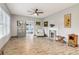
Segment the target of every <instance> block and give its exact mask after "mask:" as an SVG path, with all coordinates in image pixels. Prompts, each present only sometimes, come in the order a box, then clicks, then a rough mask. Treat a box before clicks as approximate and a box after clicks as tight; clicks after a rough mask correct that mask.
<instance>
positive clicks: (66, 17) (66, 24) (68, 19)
mask: <svg viewBox="0 0 79 59" xmlns="http://www.w3.org/2000/svg"><path fill="white" fill-rule="evenodd" d="M64 27H65V28H71V14H65V15H64Z"/></svg>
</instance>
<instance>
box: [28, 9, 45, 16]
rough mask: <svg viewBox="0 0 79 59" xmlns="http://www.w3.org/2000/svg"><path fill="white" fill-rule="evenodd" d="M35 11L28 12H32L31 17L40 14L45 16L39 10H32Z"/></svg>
mask: <svg viewBox="0 0 79 59" xmlns="http://www.w3.org/2000/svg"><path fill="white" fill-rule="evenodd" d="M32 10H33V11H28V12H30V13H31V14H30V15H37V16H39V14H43V13H44V12H43V11H40V10H39V9H37V8H36V9H32Z"/></svg>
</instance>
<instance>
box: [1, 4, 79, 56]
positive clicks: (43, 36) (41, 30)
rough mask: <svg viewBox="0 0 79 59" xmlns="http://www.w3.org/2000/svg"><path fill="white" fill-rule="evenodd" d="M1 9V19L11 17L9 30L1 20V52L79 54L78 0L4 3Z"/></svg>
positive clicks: (14, 53)
mask: <svg viewBox="0 0 79 59" xmlns="http://www.w3.org/2000/svg"><path fill="white" fill-rule="evenodd" d="M28 6H29V7H28ZM17 7H18V8H17ZM51 7H52V8H51ZM0 11H1V17H2V19H0V21H3V20H4V19H5V21H3V23H5V22H6V18H5V17H7V19H8V20H9V22H8V21H7V26H6V24H4V25H5V26H6V27H7V28H9V29H7V28H5V26H3V24H2V23H1V22H0V25H1V26H2V27H0V28H1V29H2V30H4V31H1V34H0V35H2V36H1V37H0V38H1V39H0V49H1V54H4V55H5V54H7V55H9V54H10V55H11V54H12V55H16V54H20V55H22V54H23V55H26V54H27V55H29V54H32V55H36V54H40V55H42V54H44V55H45V54H47V55H48V54H49V55H50V54H52V55H55V54H56V55H59V54H68V55H69V54H79V52H78V51H79V47H78V45H79V38H78V36H79V33H78V32H79V30H78V25H79V23H78V19H79V16H78V15H79V13H78V12H79V4H78V3H55V4H54V3H35V4H32V3H11V4H9V3H6V4H5V3H4V4H0ZM6 14H8V15H6ZM4 15H5V17H4ZM3 17H4V18H3ZM9 17H10V19H9ZM8 23H9V24H8ZM3 27H4V28H3ZM6 29H7V30H6ZM5 32H6V34H5ZM3 34H4V35H3ZM34 41H35V42H34ZM29 42H30V43H29ZM54 43H55V44H54ZM11 44H12V45H11ZM51 44H52V45H51ZM32 45H34V46H32ZM45 45H47V46H46V47H45ZM58 46H59V47H58ZM52 47H53V48H52ZM64 47H66V48H67V50H68V51H65V50H66V49H64ZM75 47H77V48H75ZM22 48H24V49H22ZM40 48H41V49H40ZM62 48H63V49H64V50H63V49H62ZM56 49H57V50H58V51H56ZM61 49H62V50H61ZM70 50H73V51H71V52H69V51H70ZM76 50H77V51H76Z"/></svg>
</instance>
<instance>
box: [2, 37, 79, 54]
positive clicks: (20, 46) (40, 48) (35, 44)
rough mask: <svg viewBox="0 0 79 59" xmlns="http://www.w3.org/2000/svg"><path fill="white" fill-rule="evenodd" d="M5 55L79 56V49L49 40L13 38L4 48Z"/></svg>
mask: <svg viewBox="0 0 79 59" xmlns="http://www.w3.org/2000/svg"><path fill="white" fill-rule="evenodd" d="M4 49H5V50H4V54H5V55H79V47H76V48H73V47H69V46H68V45H67V44H63V43H61V42H57V41H52V40H49V39H48V38H42V37H41V38H40V37H35V38H31V37H30V38H12V39H11V40H9V42H8V43H7V44H6V46H5V47H4Z"/></svg>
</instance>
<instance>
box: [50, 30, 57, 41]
mask: <svg viewBox="0 0 79 59" xmlns="http://www.w3.org/2000/svg"><path fill="white" fill-rule="evenodd" d="M49 38H50V39H52V40H55V38H56V30H49Z"/></svg>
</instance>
